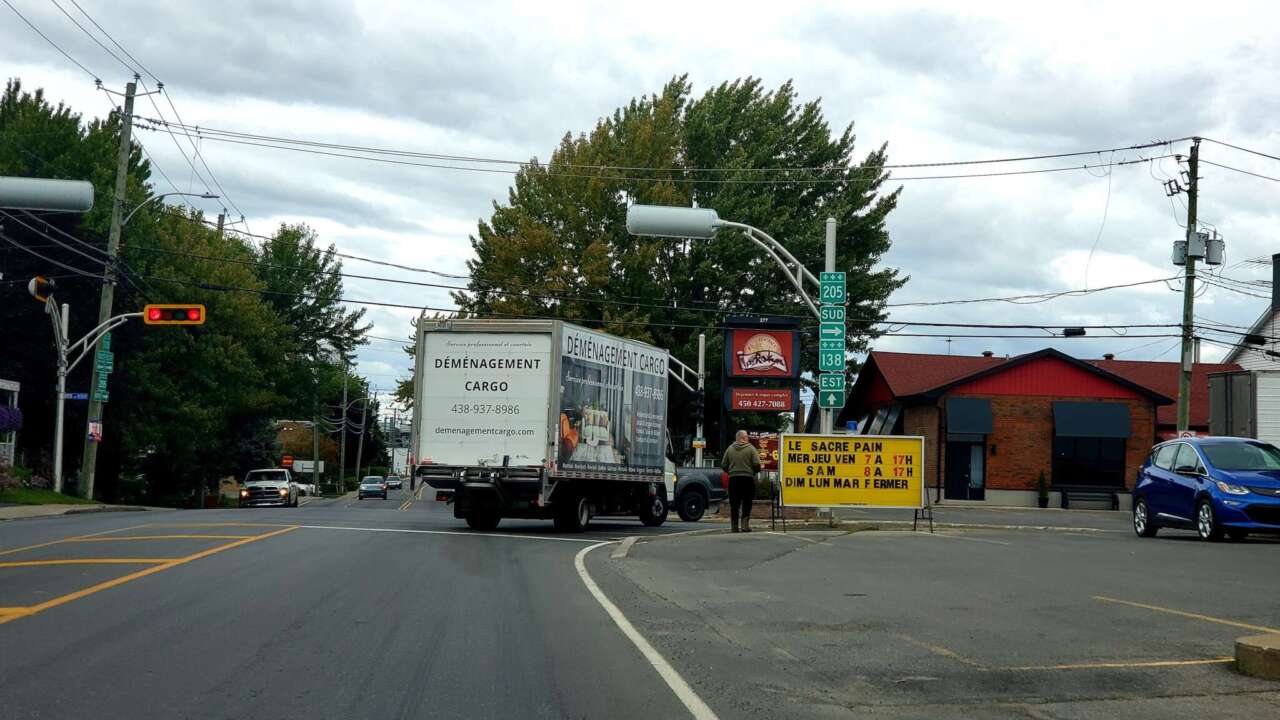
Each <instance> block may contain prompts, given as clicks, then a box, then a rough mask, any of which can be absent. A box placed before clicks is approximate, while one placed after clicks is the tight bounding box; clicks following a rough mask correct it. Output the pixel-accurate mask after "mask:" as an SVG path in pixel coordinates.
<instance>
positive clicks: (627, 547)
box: [609, 535, 640, 560]
mask: <svg viewBox="0 0 1280 720" xmlns="http://www.w3.org/2000/svg"><path fill="white" fill-rule="evenodd" d="M639 539H640V536H639V535H632V536H631V537H628V538H626V539H625V540H623V541H622V542H621V543H619V545H618V547H616V548H614V549H613V552H612V553H611V554H610V555H609V559H610V560H621V559H623V558H625V557H626V556H627V553H629V552H631V546H632V545H635V544H636V541H637V540H639Z"/></svg>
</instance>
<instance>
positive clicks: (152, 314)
mask: <svg viewBox="0 0 1280 720" xmlns="http://www.w3.org/2000/svg"><path fill="white" fill-rule="evenodd" d="M142 321H143V322H144V323H146V324H148V325H203V324H204V306H203V305H179V304H171V305H169V304H159V305H147V306H146V307H144V308H142Z"/></svg>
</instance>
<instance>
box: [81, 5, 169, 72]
mask: <svg viewBox="0 0 1280 720" xmlns="http://www.w3.org/2000/svg"><path fill="white" fill-rule="evenodd" d="M70 2H71V4H72V5H75V6H76V9H77V10H79V11H80V14H81V15H84V16H85V17H86V18H88V19H89V22H91V23H93V26H94V27H96V28H98V31H99V32H101V33H102V34H103V35H105V36H106V38H107V39H108V40H110V41H111V44H112V45H115V46H116V47H117V48H119V50H120V52H122V53H124V54H125V57H127V58H129V59H130V60H132V61H133V64H134V65H137V66H138V67H140V68H142V71H143V72H145V73H146V74H148V75H150V76H151V79H152V80H155V81H156V82H159V81H160V78H158V77H156V76H155V73H153V72H151V71H150V70H148V69H147V67H146V66H145V65H143V64H142V63H140V62H138V59H137V58H135V57H134V56H133V55H132V54H131V53H130V52H129V51H128V50H126V49H125V48H124V46H123V45H121V44H120V43H118V42H116V39H115V38H113V37H111V33H109V32H107V31H106V29H105V28H103V27H102V26H101V25H99V24H98V21H97V20H94V19H93V16H92V15H90V14H89V13H88V12H86V11H85V9H84V8H82V7H80V3H78V2H76V0H70Z"/></svg>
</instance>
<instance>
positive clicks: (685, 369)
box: [667, 357, 698, 392]
mask: <svg viewBox="0 0 1280 720" xmlns="http://www.w3.org/2000/svg"><path fill="white" fill-rule="evenodd" d="M677 370H679V372H676V371H677ZM667 372H668V373H670V374H671V377H673V378H675V381H676V382H678V383H680V384H681V385H683V386H685V387H686V388H688V390H689V392H697V388H695V387H693V386H692V385H690V384H689V383H688V381H686V380H685V379H684V376H685V374H686V373H688V374H689V375H692V376H693V379H694V382H697V380H698V373H697V372H696V371H695V370H694V369H693V368H691V367H689V366H688V365H685V364H684V363H682V362H680V361H679V360H677V359H676V358H674V357H672V358H671V364H670V365H668V366H667Z"/></svg>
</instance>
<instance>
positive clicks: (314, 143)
mask: <svg viewBox="0 0 1280 720" xmlns="http://www.w3.org/2000/svg"><path fill="white" fill-rule="evenodd" d="M143 119H144V120H149V119H148V118H143ZM151 121H152V122H156V121H154V120H151ZM161 122H163V119H162V120H161ZM185 127H186V129H188V130H191V131H193V132H195V133H197V134H199V135H206V136H213V135H218V136H224V137H226V138H234V139H241V140H257V141H264V142H271V143H276V144H283V145H299V146H305V147H317V148H326V149H331V150H347V151H353V152H361V153H367V154H376V155H392V156H398V157H413V158H423V159H429V160H446V161H458V162H470V163H483V164H497V165H516V166H519V167H528V166H542V165H541V164H540V163H537V162H535V161H528V160H512V159H506V158H491V157H480V156H473V155H459V154H452V153H433V152H421V151H413V150H400V149H393V148H381V147H374V146H367V145H349V144H343V143H330V142H323V141H318V140H303V139H299V138H289V137H282V136H273V135H262V134H256V133H246V132H240V131H235V130H221V129H218V128H209V127H199V126H189V125H188V126H185ZM211 139H212V138H211ZM1189 139H1191V138H1190V137H1183V138H1177V139H1174V140H1158V141H1153V142H1149V143H1142V144H1138V145H1127V146H1123V147H1113V148H1102V149H1098V150H1080V151H1073V152H1065V153H1051V154H1041V155H1023V156H1014V157H1004V158H987V159H981V160H953V161H939V162H917V163H892V164H883V165H879V166H877V167H878V168H879V169H881V170H902V169H918V168H931V167H956V166H964V165H991V164H1000V163H1013V162H1027V161H1034V160H1052V159H1061V158H1069V157H1082V156H1086V155H1101V154H1102V153H1108V152H1110V153H1114V152H1120V151H1124V150H1144V149H1148V148H1153V147H1163V146H1168V145H1170V144H1172V143H1175V142H1182V141H1184V140H1189ZM557 166H558V167H567V168H574V169H587V170H608V171H624V172H631V171H641V172H667V171H675V172H732V173H737V172H744V171H751V172H815V173H831V172H847V171H849V170H857V169H861V168H860V166H857V165H838V166H837V165H827V166H808V167H804V166H802V167H772V168H741V167H688V168H652V167H642V166H635V165H599V164H596V165H593V164H584V163H564V164H560V163H557Z"/></svg>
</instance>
